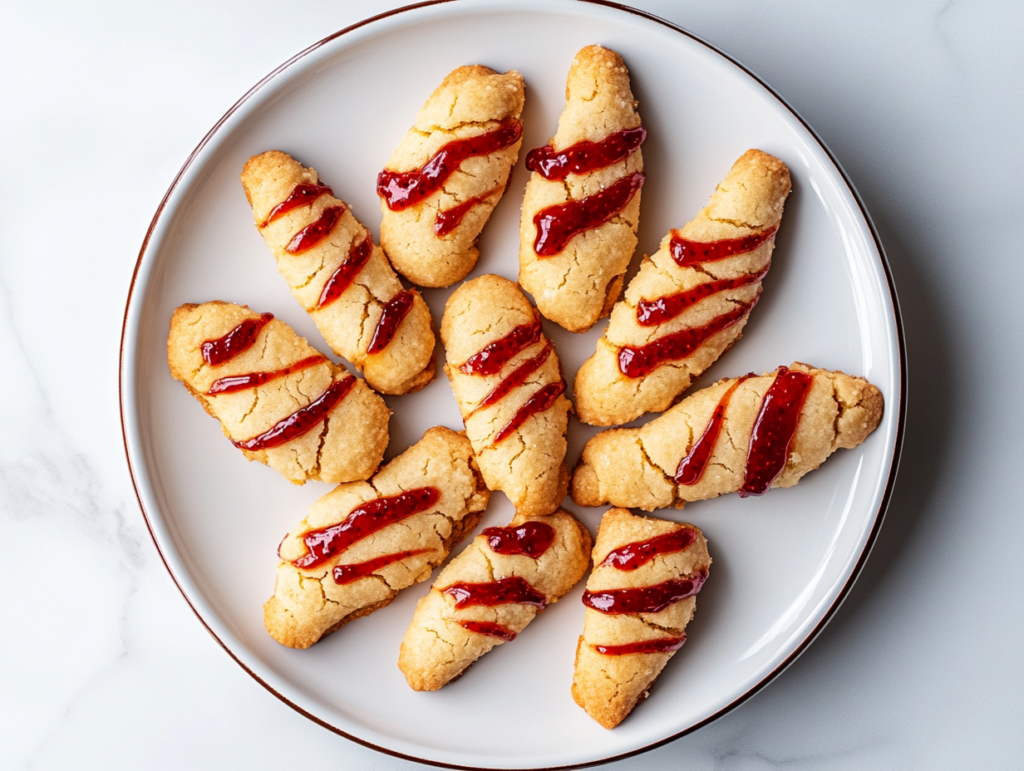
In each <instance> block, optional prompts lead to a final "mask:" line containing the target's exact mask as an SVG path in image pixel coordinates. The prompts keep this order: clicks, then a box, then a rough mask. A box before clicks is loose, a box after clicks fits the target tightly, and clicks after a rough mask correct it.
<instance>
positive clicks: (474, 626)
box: [459, 621, 518, 642]
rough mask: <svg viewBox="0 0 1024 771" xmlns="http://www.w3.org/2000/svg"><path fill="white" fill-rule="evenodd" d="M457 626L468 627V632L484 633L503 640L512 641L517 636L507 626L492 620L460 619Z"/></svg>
mask: <svg viewBox="0 0 1024 771" xmlns="http://www.w3.org/2000/svg"><path fill="white" fill-rule="evenodd" d="M459 626H461V627H462V628H463V629H468V630H469V631H470V632H476V633H477V634H485V635H487V636H488V637H497V638H498V639H499V640H504V641H505V642H512V641H513V640H514V639H516V637H517V636H518V635H517V634H516V633H515V632H513V631H512V630H511V629H509V628H508V627H507V626H502V625H501V624H495V623H494V622H493V621H460V622H459Z"/></svg>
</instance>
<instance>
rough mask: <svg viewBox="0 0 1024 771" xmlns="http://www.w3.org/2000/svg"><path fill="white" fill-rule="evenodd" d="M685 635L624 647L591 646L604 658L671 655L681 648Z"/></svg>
mask: <svg viewBox="0 0 1024 771" xmlns="http://www.w3.org/2000/svg"><path fill="white" fill-rule="evenodd" d="M685 642H686V635H683V636H682V637H662V638H660V639H658V640H641V641H640V642H634V643H626V644H625V645H593V646H591V647H592V648H593V649H594V650H595V651H597V652H598V653H603V654H604V655H605V656H628V655H629V654H631V653H671V652H672V651H677V650H679V649H680V648H682V647H683V643H685Z"/></svg>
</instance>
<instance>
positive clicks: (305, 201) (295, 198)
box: [260, 184, 334, 228]
mask: <svg viewBox="0 0 1024 771" xmlns="http://www.w3.org/2000/svg"><path fill="white" fill-rule="evenodd" d="M333 194H334V191H333V190H331V188H330V187H328V186H327V185H307V184H301V185H296V186H295V189H294V190H292V192H291V194H290V195H289V196H288V197H287V198H285V199H284V200H283V201H281V203H279V204H278V205H277V206H275V207H274V208H273V209H271V210H270V214H268V215H267V218H266V219H265V220H263V222H261V223H260V227H261V228H265V227H266V226H267V225H269V224H270V223H271V222H273V221H274V220H276V219H280V218H281V217H283V216H284V215H286V214H287V213H288V212H290V211H291V210H292V209H298V208H299V207H300V206H309V205H310V204H311V203H313V201H315V200H316V199H317V198H319V197H320V196H322V195H333Z"/></svg>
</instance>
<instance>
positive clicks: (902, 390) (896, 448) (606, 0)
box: [118, 0, 907, 771]
mask: <svg viewBox="0 0 1024 771" xmlns="http://www.w3.org/2000/svg"><path fill="white" fill-rule="evenodd" d="M451 2H455V0H426V2H420V3H414V4H412V5H406V6H402V7H401V8H395V9H393V10H391V11H386V12H385V13H381V14H377V15H376V16H371V17H369V18H367V19H363V20H362V21H360V22H357V23H355V24H352V25H350V26H348V27H345V28H344V29H341V30H338V31H337V32H335V33H333V34H331V35H328V36H327V37H325V38H323V39H322V40H319V41H317V42H316V43H313V44H312V45H311V46H309V47H308V48H306V49H304V50H302V51H300V52H299V53H297V54H295V56H293V57H291V58H290V59H288V60H287V61H286V62H284V63H283V64H281V65H280V66H279V67H277V68H275V69H274V70H273V71H271V72H270V73H269V74H268V75H267V76H266V77H264V78H263V79H262V80H260V81H259V82H258V83H257V84H256V85H255V86H253V87H252V88H250V89H249V90H248V91H247V92H246V93H245V94H244V95H243V96H242V97H241V98H240V99H239V100H238V101H237V102H235V103H234V104H233V105H232V106H231V107H230V108H229V109H228V111H227V112H225V113H224V115H222V116H221V118H220V120H218V121H217V122H216V123H215V124H214V125H213V127H212V128H211V129H210V130H209V131H208V132H207V133H206V135H205V136H204V137H203V138H202V139H201V140H200V141H199V144H198V145H196V147H195V149H194V150H193V151H192V152H191V154H189V156H188V158H187V159H186V160H185V163H184V164H183V165H182V167H181V169H179V170H178V173H177V174H176V175H175V177H174V180H173V181H172V182H171V184H170V187H168V188H167V192H166V193H164V196H163V198H162V199H161V200H160V204H159V205H158V206H157V209H156V212H155V213H154V214H153V219H152V221H151V222H150V224H149V228H148V229H147V230H146V235H145V237H144V238H143V240H142V246H141V248H140V249H139V256H138V258H137V259H136V261H135V268H134V270H133V271H132V279H131V283H130V284H129V286H128V296H127V298H126V300H125V310H124V318H123V321H122V325H121V341H120V349H119V355H118V406H119V412H120V418H121V439H122V443H123V445H124V451H125V458H126V460H127V462H128V473H129V475H130V476H131V480H132V488H133V490H134V491H135V499H136V500H137V501H138V503H139V510H140V511H141V512H142V517H143V520H144V521H145V523H146V529H147V530H148V531H149V535H150V538H152V540H153V545H154V546H155V547H156V550H157V553H158V554H159V555H160V560H161V561H162V562H163V564H164V567H165V568H166V569H167V572H168V574H169V575H170V576H171V580H172V581H173V582H174V585H175V586H176V587H177V588H178V591H179V592H181V596H182V597H183V598H184V599H185V602H186V603H188V606H189V608H191V609H192V612H193V613H195V615H196V618H198V619H199V622H200V623H201V624H202V625H203V627H204V628H205V629H206V631H207V632H209V633H210V636H211V637H213V639H214V640H216V641H217V643H218V644H219V645H220V646H221V647H222V648H223V649H224V650H225V651H226V652H227V654H228V655H229V656H230V657H231V658H232V659H233V660H234V661H235V663H236V664H238V666H240V667H241V668H242V669H243V670H244V671H245V672H246V673H248V674H249V675H250V676H251V677H252V678H253V679H254V680H255V681H256V682H257V683H259V684H260V685H262V686H263V687H264V688H266V689H267V691H269V692H270V693H272V694H273V695H274V696H276V697H277V698H278V699H280V700H281V701H282V702H284V703H285V704H287V705H288V706H289V707H291V708H292V709H294V710H295V711H296V712H298V713H299V714H300V715H303V716H304V717H306V718H308V719H309V720H311V721H313V722H314V723H316V724H318V725H320V726H323V727H324V728H326V729H327V730H329V731H332V732H333V733H336V734H338V735H339V736H343V737H345V738H346V739H349V740H351V741H353V742H356V743H357V744H361V745H363V746H364V747H369V748H370V749H373V750H377V751H378V752H382V753H384V754H386V755H391V756H393V757H396V758H401V759H403V760H410V761H413V762H417V763H425V764H428V765H431V766H436V767H440V768H455V769H468V770H469V771H482V767H480V766H463V765H457V764H452V763H444V762H441V761H436V760H428V759H425V758H419V757H416V756H413V755H406V754H404V753H401V752H397V751H395V750H391V749H388V748H386V747H381V746H379V745H376V744H374V743H372V742H369V741H366V740H365V739H360V738H359V737H357V736H353V735H352V734H349V733H347V732H345V731H342V730H341V729H340V728H337V727H336V726H333V725H331V724H330V723H327V722H326V721H324V720H322V719H320V718H318V717H317V716H316V715H313V714H311V713H310V712H308V711H306V710H305V709H303V708H302V707H300V706H299V705H298V704H296V703H295V702H293V701H291V700H290V699H288V698H287V697H285V696H284V695H283V694H281V693H279V692H278V691H276V690H275V689H274V687H273V686H271V685H270V684H269V683H267V682H266V681H265V680H263V679H262V678H261V677H260V676H259V675H258V674H256V673H255V672H254V671H252V670H251V669H250V668H249V667H248V666H246V665H245V663H244V662H243V661H242V660H241V659H240V658H239V657H238V656H237V655H235V653H234V651H232V650H231V649H230V648H229V647H228V646H227V644H225V642H224V641H223V640H221V639H220V637H218V636H217V634H216V633H215V632H214V631H213V629H211V628H210V626H209V624H207V623H206V620H205V619H204V618H203V617H202V615H201V614H200V613H199V611H198V610H196V607H195V606H194V605H193V604H192V601H191V600H190V599H189V597H188V595H187V594H186V593H185V591H184V590H183V589H182V587H181V584H180V583H179V582H178V578H177V576H175V575H174V571H172V570H171V566H170V565H169V564H168V562H167V558H166V557H165V556H164V553H163V552H162V551H161V550H160V545H159V543H158V542H157V539H156V535H155V534H154V532H153V526H152V524H151V522H150V518H149V514H147V512H146V508H145V506H144V505H143V503H142V497H141V496H140V494H139V487H138V483H137V481H136V478H135V469H134V468H133V467H132V460H131V455H130V453H129V451H128V431H127V427H126V425H125V406H124V390H125V387H124V356H125V354H124V351H125V337H126V335H127V333H128V312H129V309H130V307H131V302H132V296H133V294H134V291H135V282H136V279H137V278H138V275H139V268H140V267H141V265H142V260H143V258H144V257H145V255H146V251H147V249H148V248H149V242H150V239H151V238H152V236H153V232H154V230H155V229H156V226H157V223H158V221H159V220H160V217H161V215H162V214H163V211H164V207H165V206H166V205H167V202H168V200H169V199H170V197H171V195H172V193H174V191H175V189H176V188H177V187H178V184H179V183H180V181H181V179H182V177H183V176H184V174H185V172H186V171H187V170H188V169H189V167H190V166H191V165H192V163H193V162H194V161H195V159H196V157H197V156H198V155H199V153H200V152H201V151H202V150H203V148H204V147H206V145H207V144H208V143H209V141H210V140H211V139H212V138H213V136H214V135H215V134H216V133H217V132H218V131H219V130H220V128H221V126H223V125H224V123H225V121H227V119H228V118H230V117H231V116H232V115H233V114H234V113H235V112H236V111H237V110H238V109H239V108H240V107H241V106H242V105H243V104H245V103H246V102H247V101H248V100H249V99H250V98H251V97H252V96H253V95H255V94H256V93H257V92H258V91H259V90H260V89H261V88H263V87H264V86H265V85H266V84H267V83H269V82H270V81H271V80H273V79H274V78H275V77H276V76H277V75H279V74H280V73H281V72H283V71H284V70H286V69H288V68H289V67H290V66H292V65H293V64H295V63H296V62H297V61H299V60H300V59H302V58H304V57H306V56H307V55H309V54H311V53H313V52H314V51H316V50H317V49H319V48H321V47H322V46H324V45H326V44H327V43H329V42H331V41H332V40H335V39H336V38H339V37H341V36H342V35H344V34H346V33H348V32H352V31H353V30H356V29H359V28H361V27H365V26H367V25H368V24H372V23H373V22H376V21H380V20H381V19H386V18H389V17H391V16H396V15H398V14H400V13H405V12H406V11H411V10H415V9H417V8H424V7H428V6H433V5H442V4H445V3H451ZM576 2H580V3H587V4H590V5H599V6H604V7H607V8H613V9H615V10H618V11H621V12H623V13H629V14H632V15H634V16H639V17H641V18H644V19H647V20H649V21H652V22H655V23H657V24H660V25H662V26H664V27H666V28H668V29H670V30H672V31H674V32H678V33H679V34H681V35H684V36H686V37H688V38H690V39H691V40H693V41H694V42H696V43H699V44H700V45H702V46H704V47H705V48H708V49H710V50H711V51H713V52H715V53H716V54H718V55H719V56H721V57H722V58H724V59H725V60H726V61H728V62H730V63H731V64H733V65H734V66H736V67H738V68H739V69H740V70H742V71H743V72H744V73H746V74H747V75H748V76H750V77H751V78H752V79H753V80H754V81H756V82H757V83H758V84H759V85H760V86H761V87H762V88H764V89H765V90H766V91H767V92H768V93H769V94H771V95H772V96H773V97H775V99H776V100H778V102H779V103H780V104H781V105H782V106H783V107H784V108H785V109H786V110H787V111H788V112H789V113H790V114H791V115H792V116H793V117H794V118H795V119H796V120H797V121H798V122H799V123H800V124H801V125H802V126H803V127H804V128H805V129H806V130H807V132H808V133H809V134H810V135H811V136H812V137H813V138H814V140H815V141H816V142H817V143H818V145H819V146H820V147H821V149H822V150H823V151H824V152H825V154H826V155H827V156H828V158H829V160H830V161H831V162H832V164H833V165H834V166H835V168H836V170H837V171H838V172H839V175H840V177H842V180H843V182H844V184H845V185H846V186H847V188H848V189H849V191H850V193H851V195H852V196H853V198H854V200H855V201H856V203H857V207H858V209H859V211H860V214H861V216H863V217H864V221H865V222H866V223H867V226H868V229H869V230H870V232H871V237H872V239H873V240H874V244H875V248H876V249H877V250H878V255H879V259H880V261H881V264H882V269H883V271H884V272H885V279H886V282H887V284H888V287H889V295H890V298H891V300H892V307H893V319H894V321H895V325H896V337H897V343H898V345H897V347H898V349H899V366H900V377H899V417H898V419H897V422H896V436H895V441H894V444H893V457H892V465H891V467H890V469H889V477H888V480H887V481H886V484H885V492H884V493H883V494H882V501H881V504H880V505H879V508H878V513H877V515H876V517H875V523H874V525H873V527H872V529H871V533H870V534H869V535H868V538H867V541H866V543H865V544H864V549H863V551H862V552H861V554H860V558H859V559H858V560H857V564H856V565H855V566H854V568H853V570H852V571H851V573H850V576H849V578H848V579H847V581H846V584H845V585H844V586H843V588H842V589H841V590H840V592H839V594H838V595H837V596H836V599H835V600H834V601H833V603H832V605H831V606H830V607H829V608H828V610H827V611H825V614H824V615H823V616H822V618H821V621H819V622H818V624H817V626H815V627H814V629H812V630H811V631H810V632H809V633H808V634H807V636H806V637H805V638H804V640H803V641H802V642H801V643H800V645H799V646H797V648H796V650H794V651H793V652H792V653H791V654H790V655H789V656H788V657H787V658H786V660H785V661H783V662H782V663H781V664H779V665H778V666H777V667H776V668H775V669H774V670H772V671H771V672H769V673H768V674H767V675H765V676H764V678H762V679H761V681H760V682H758V683H757V684H756V685H754V686H752V687H751V688H750V689H749V690H747V691H746V692H745V693H744V694H743V695H741V696H739V697H737V698H736V699H734V700H733V701H732V702H731V703H730V704H728V705H726V706H725V707H723V708H722V709H720V710H718V711H717V712H715V713H714V714H713V715H710V716H708V717H707V718H705V719H704V720H702V721H700V722H698V723H695V724H694V725H692V726H690V727H688V728H686V729H684V730H682V731H679V732H678V733H675V734H672V735H671V736H668V737H666V738H664V739H661V740H659V741H656V742H653V743H651V744H648V745H646V746H644V747H639V748H637V749H635V750H631V751H629V752H624V753H621V754H619V755H612V756H610V757H607V758H602V759H601V760H592V761H587V762H585V763H573V764H569V765H563V766H545V767H537V768H534V769H532V770H531V771H555V769H570V768H587V767H590V766H598V765H603V764H605V763H612V762H615V761H618V760H623V759H625V758H630V757H633V756H635V755H639V754H641V753H644V752H648V751H649V750H653V749H656V748H658V747H661V746H663V745H665V744H668V743H669V742H672V741H675V740H676V739H678V738H680V737H682V736H685V735H686V734H689V733H691V732H693V731H696V730H697V729H698V728H702V727H703V726H705V725H707V724H708V723H711V722H713V721H715V720H717V719H718V718H720V717H722V716H723V715H725V714H726V713H728V712H731V711H732V710H733V709H735V708H736V707H738V706H739V705H740V704H742V703H744V702H745V701H747V700H748V699H749V698H750V697H752V696H753V695H754V694H756V693H758V692H759V691H760V690H761V689H763V688H764V687H765V686H766V685H768V684H769V683H770V682H772V681H773V680H774V679H775V678H776V677H777V676H778V675H779V674H780V673H781V672H782V671H783V670H785V669H786V668H787V667H789V665H790V664H792V663H793V662H794V661H796V660H797V658H799V657H800V655H801V654H802V653H803V652H804V651H805V650H807V648H808V646H809V645H810V644H811V643H812V642H814V640H815V639H816V638H817V636H818V635H819V634H820V633H821V630H822V629H824V628H825V626H826V624H828V622H829V621H830V620H831V619H832V617H833V616H834V615H835V612H836V611H837V610H838V609H839V606H840V605H842V604H843V601H844V600H845V599H846V598H847V596H848V595H849V593H850V590H851V589H852V588H853V585H854V583H856V580H857V578H858V576H859V575H860V572H861V570H862V569H863V568H864V564H865V563H866V562H867V559H868V555H869V554H870V553H871V549H872V547H873V546H874V543H875V540H876V538H877V537H878V533H879V531H880V530H881V527H882V522H883V520H884V519H885V514H886V510H887V508H888V506H889V501H890V499H891V497H892V491H893V488H894V486H895V482H896V475H897V471H898V468H899V461H900V453H901V451H902V449H903V435H904V429H905V421H906V402H907V383H906V370H907V361H906V341H905V340H904V333H903V318H902V314H901V313H900V306H899V297H898V296H897V294H896V286H895V284H894V282H893V278H892V271H891V270H890V268H889V261H888V259H887V258H886V256H885V250H884V249H883V247H882V241H881V239H880V238H879V236H878V231H877V230H876V229H875V225H874V222H872V220H871V216H870V215H869V214H868V211H867V208H866V207H865V206H864V202H863V201H862V200H861V197H860V194H859V193H858V192H857V189H856V188H855V187H854V186H853V183H852V182H851V181H850V178H849V176H848V175H847V174H846V172H845V170H844V169H843V167H842V166H841V165H840V164H839V161H838V160H837V159H836V157H835V155H834V154H833V153H832V151H831V150H830V149H829V148H828V146H827V145H826V144H825V143H824V142H823V141H822V139H821V137H819V136H818V134H817V133H816V132H815V131H814V129H813V128H811V126H810V125H809V124H808V123H807V121H805V120H804V119H803V117H802V116H801V115H800V114H799V113H798V112H797V111H796V110H795V109H793V107H792V106H791V105H790V104H789V103H788V102H787V101H786V100H785V99H783V98H782V97H781V96H780V95H779V94H778V93H777V92H776V91H775V90H774V89H773V88H772V87H771V86H770V85H768V84H767V83H766V82H765V81H763V80H762V79H761V78H760V77H759V76H758V75H757V74H756V73H754V72H752V71H751V70H750V69H748V68H747V67H746V66H744V65H743V64H742V63H740V62H739V61H737V60H736V59H734V58H733V57H732V56H730V55H729V54H727V53H725V52H724V51H722V50H721V49H720V48H718V47H717V46H715V45H713V44H711V43H709V42H708V41H706V40H704V39H703V38H701V37H699V36H697V35H695V34H693V33H692V32H689V31H687V30H685V29H683V28H682V27H680V26H678V25H676V24H673V23H672V22H670V21H667V20H665V19H662V18H660V17H658V16H655V15H653V14H650V13H647V12H646V11H640V10H638V9H636V8H630V7H628V6H625V5H621V4H619V3H615V2H610V0H576ZM486 771H502V769H497V768H494V769H490V768H489V769H487V770H486ZM506 771H524V770H523V769H509V770H506Z"/></svg>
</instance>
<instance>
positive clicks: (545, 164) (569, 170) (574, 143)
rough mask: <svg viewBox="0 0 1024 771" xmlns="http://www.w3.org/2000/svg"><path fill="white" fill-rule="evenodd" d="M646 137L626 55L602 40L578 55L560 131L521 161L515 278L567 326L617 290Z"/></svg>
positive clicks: (582, 322) (636, 209) (631, 234)
mask: <svg viewBox="0 0 1024 771" xmlns="http://www.w3.org/2000/svg"><path fill="white" fill-rule="evenodd" d="M646 135H647V132H646V131H645V130H644V128H643V126H641V125H640V116H639V115H638V114H637V112H636V101H635V100H634V99H633V92H632V91H631V90H630V87H629V71H628V70H627V69H626V65H625V64H623V62H622V57H620V56H619V55H618V54H617V53H615V52H614V51H609V50H608V49H607V48H602V47H601V46H587V47H586V48H584V49H583V50H581V51H580V52H579V53H578V54H576V58H575V59H573V62H572V67H570V68H569V77H568V80H567V81H566V85H565V111H564V112H563V113H562V117H561V118H560V119H559V121H558V131H557V132H556V133H555V135H554V137H552V138H551V140H550V142H548V144H547V145H546V146H545V147H541V148H538V149H536V150H532V151H531V152H530V153H529V154H528V155H527V157H526V165H527V168H529V169H531V170H532V171H533V176H532V177H530V181H529V183H528V184H527V186H526V195H525V197H524V198H523V214H522V220H521V223H520V226H519V283H520V284H522V286H523V289H525V290H526V291H527V292H529V293H530V294H532V295H533V299H534V300H535V301H536V302H537V308H538V309H539V310H540V312H541V313H543V314H544V316H545V317H547V318H549V319H551V320H552V321H554V322H555V323H556V324H561V325H562V326H563V327H565V328H566V329H568V330H569V331H571V332H585V331H586V330H587V329H589V328H590V327H591V326H593V325H594V322H596V321H597V320H598V319H599V318H600V317H602V316H607V315H608V313H609V311H611V308H612V304H613V303H614V302H615V301H616V300H617V299H618V297H619V293H620V292H621V291H622V277H623V275H624V274H625V273H626V268H627V267H629V261H630V259H631V258H632V256H633V250H634V249H635V248H636V229H637V226H638V224H639V222H640V187H641V185H643V180H644V175H643V168H644V161H643V156H642V154H641V152H640V145H641V143H643V141H644V138H645V137H646ZM577 220H578V221H577Z"/></svg>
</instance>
